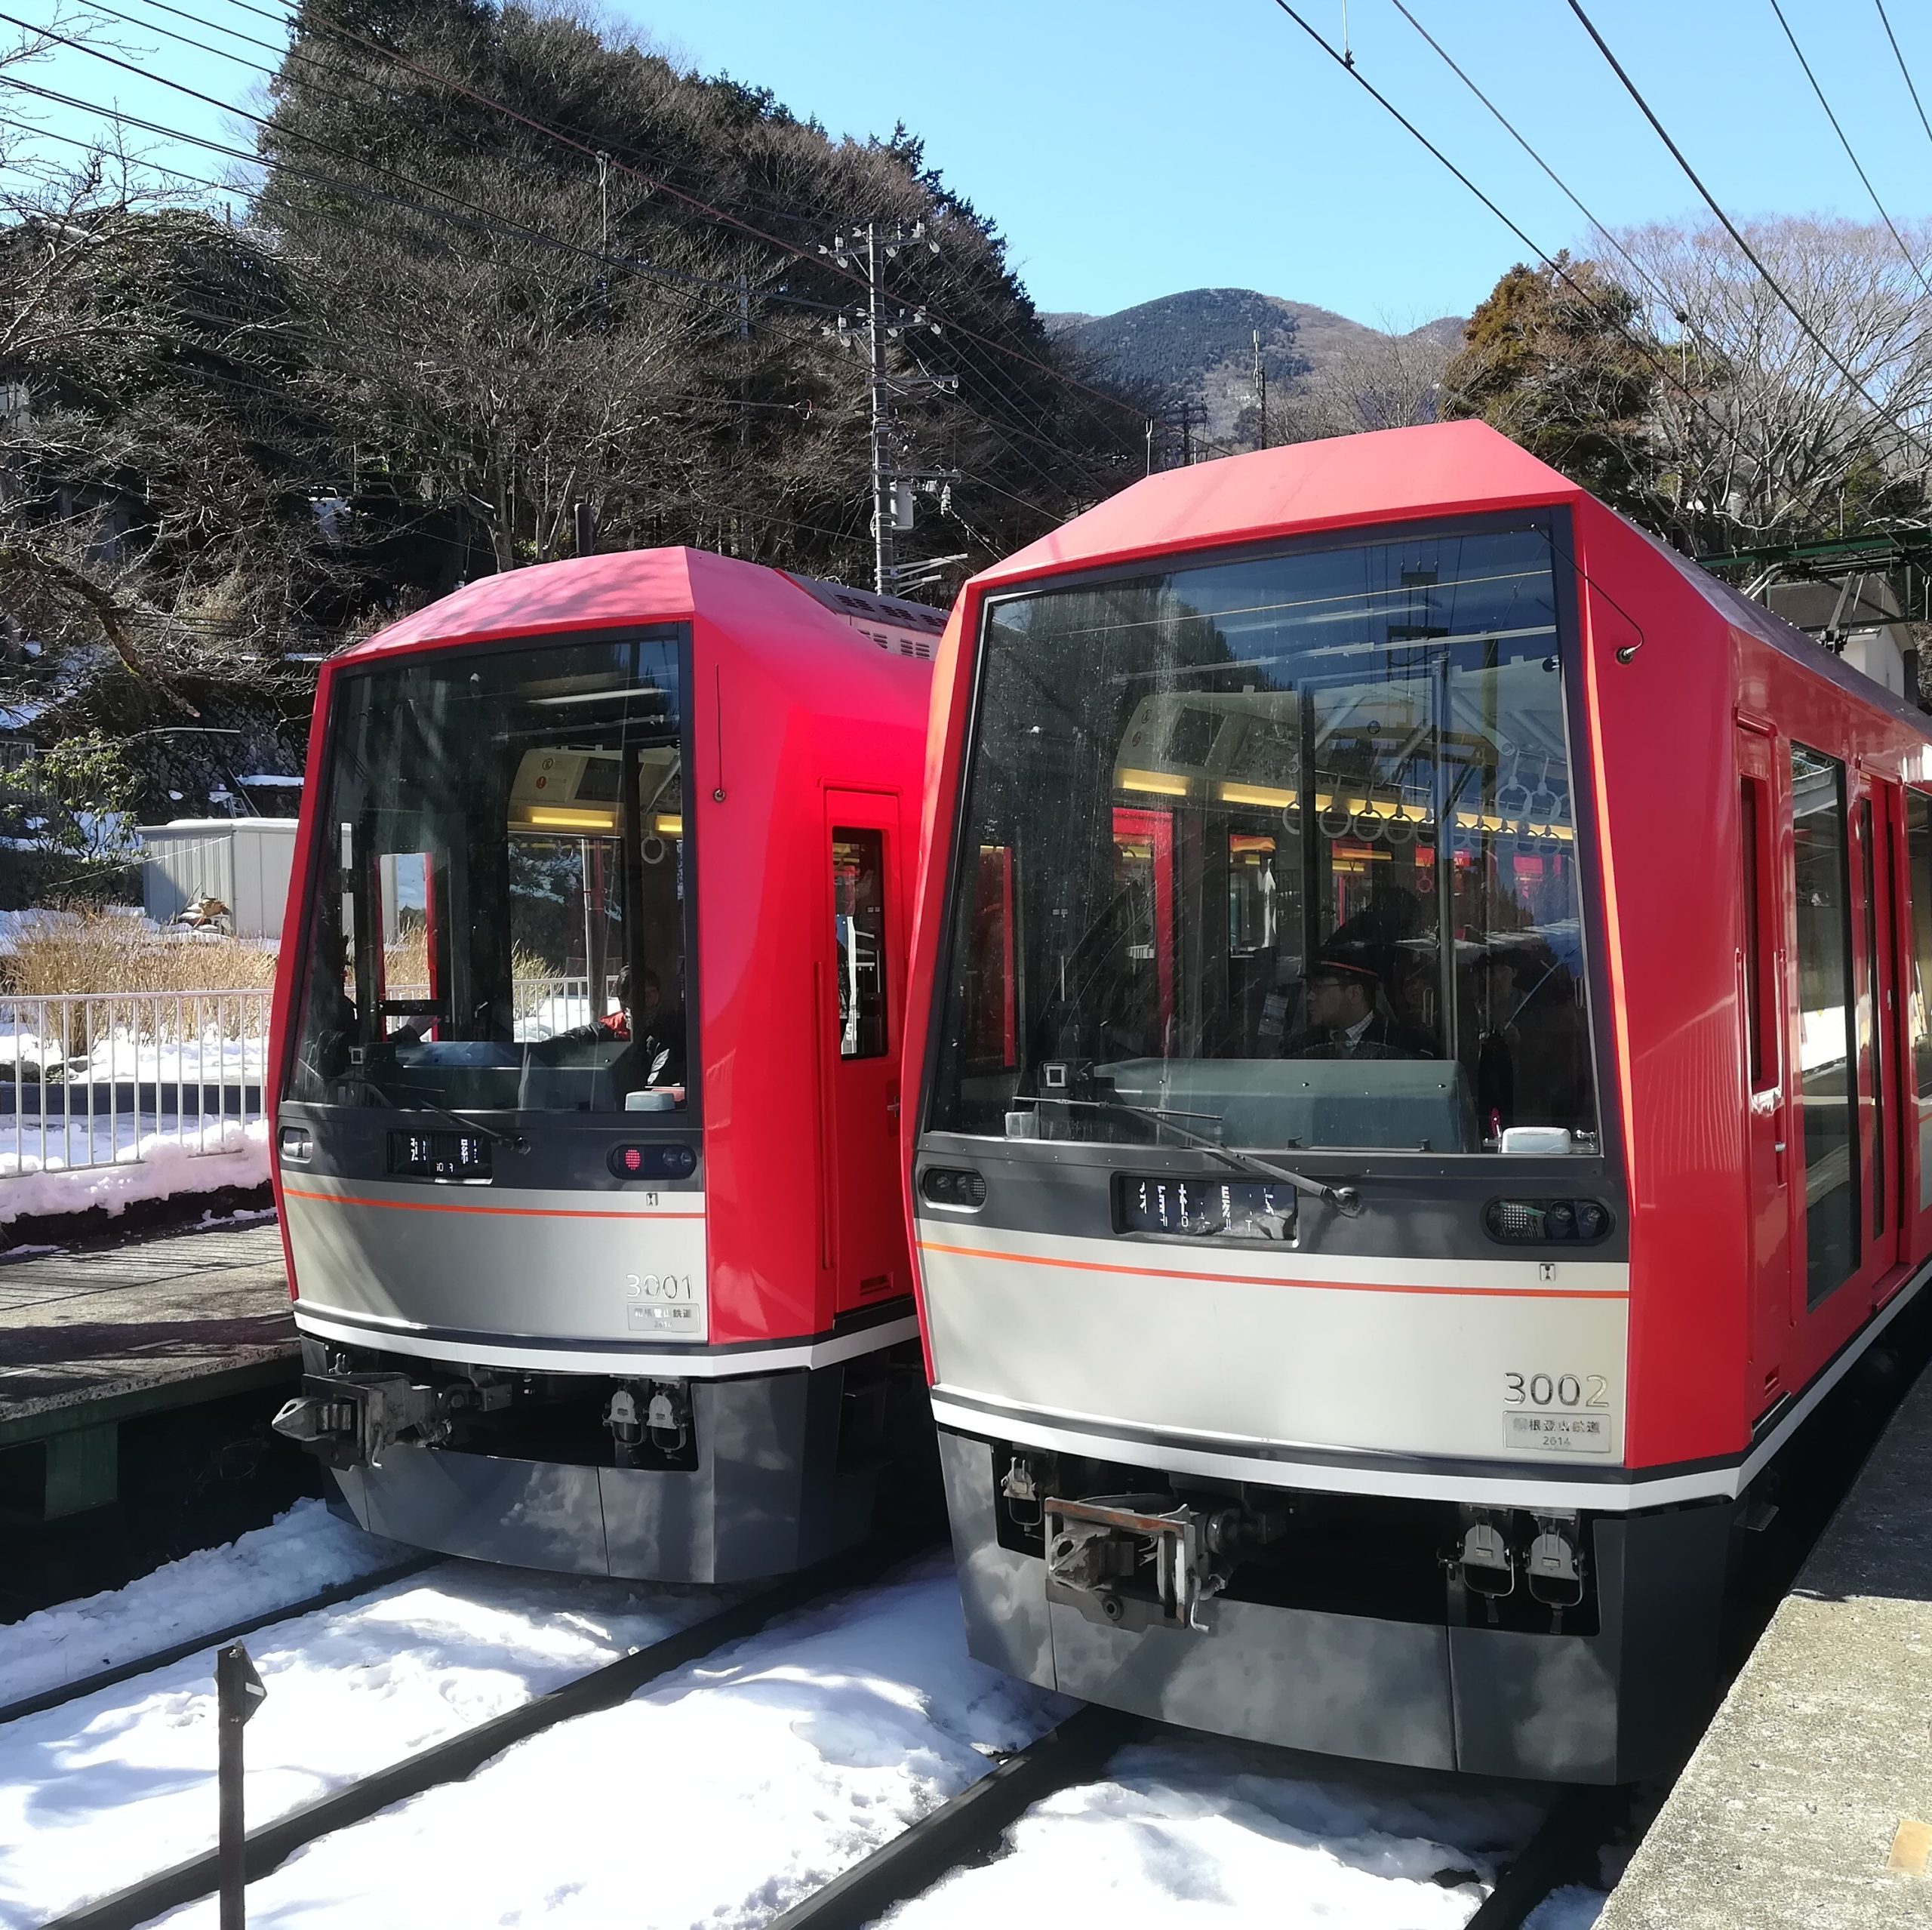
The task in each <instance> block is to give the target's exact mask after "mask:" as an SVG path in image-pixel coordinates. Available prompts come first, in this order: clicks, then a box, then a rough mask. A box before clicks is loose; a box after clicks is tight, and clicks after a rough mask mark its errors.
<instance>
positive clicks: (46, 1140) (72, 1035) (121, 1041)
mask: <svg viewBox="0 0 1932 1930" xmlns="http://www.w3.org/2000/svg"><path fill="white" fill-rule="evenodd" d="M268 1031H269V994H268V993H267V992H266V990H250V991H238V992H140V993H122V992H99V993H75V994H67V995H63V996H59V997H49V998H22V997H17V996H8V997H0V1180H4V1179H8V1178H14V1177H20V1176H22V1175H24V1174H30V1173H38V1172H47V1171H56V1170H59V1169H62V1168H69V1169H72V1168H82V1167H88V1166H112V1165H126V1164H130V1163H138V1162H140V1161H142V1160H143V1159H145V1158H146V1156H147V1152H148V1148H149V1146H150V1145H151V1144H153V1143H154V1142H155V1140H156V1138H157V1136H158V1138H159V1139H160V1140H165V1142H166V1143H167V1144H169V1145H171V1146H174V1147H179V1149H180V1150H181V1151H182V1152H183V1153H187V1154H190V1155H193V1154H199V1153H224V1152H232V1151H233V1150H235V1147H236V1145H237V1144H238V1140H239V1139H240V1137H241V1134H242V1128H243V1127H245V1125H248V1123H249V1122H251V1121H253V1120H257V1119H260V1118H261V1117H262V1116H263V1103H262V1085H263V1073H264V1072H265V1071H266V1067H267V1064H268Z"/></svg>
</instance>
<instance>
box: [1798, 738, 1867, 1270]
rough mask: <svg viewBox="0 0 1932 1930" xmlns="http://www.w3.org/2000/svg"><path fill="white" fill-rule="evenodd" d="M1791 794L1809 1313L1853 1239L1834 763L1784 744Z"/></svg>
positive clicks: (1846, 883)
mask: <svg viewBox="0 0 1932 1930" xmlns="http://www.w3.org/2000/svg"><path fill="white" fill-rule="evenodd" d="M1791 791H1792V831H1793V834H1794V835H1793V844H1792V863H1793V866H1794V867H1795V876H1794V879H1793V883H1794V885H1795V897H1796V904H1797V919H1796V921H1795V926H1794V928H1793V931H1792V937H1793V939H1794V940H1795V949H1796V951H1797V954H1798V1013H1799V1023H1798V1097H1799V1105H1800V1108H1801V1113H1802V1116H1803V1118H1804V1196H1805V1208H1804V1227H1805V1261H1804V1273H1805V1280H1804V1297H1805V1304H1807V1306H1809V1307H1816V1306H1817V1305H1818V1304H1819V1303H1820V1301H1823V1300H1824V1299H1825V1298H1826V1297H1827V1296H1828V1295H1829V1294H1832V1292H1834V1291H1836V1289H1837V1288H1839V1287H1841V1286H1842V1285H1844V1283H1845V1282H1846V1281H1847V1280H1848V1279H1850V1277H1851V1276H1852V1275H1853V1274H1854V1273H1855V1272H1857V1268H1858V1256H1859V1236H1860V1214H1859V1211H1858V1198H1859V1174H1858V1133H1857V1110H1856V1108H1857V1082H1856V1069H1857V1055H1856V1053H1855V1051H1854V1045H1853V1034H1852V1022H1853V1017H1854V1014H1853V1008H1852V996H1851V993H1852V971H1851V916H1850V914H1851V892H1850V882H1851V881H1850V864H1849V862H1848V859H1849V855H1850V854H1849V853H1848V851H1847V848H1846V839H1845V833H1846V830H1847V817H1846V812H1845V795H1844V765H1842V764H1841V763H1840V762H1838V759H1836V758H1832V757H1826V756H1822V755H1821V754H1820V753H1818V752H1817V751H1814V750H1806V749H1805V748H1804V746H1802V745H1801V744H1793V745H1792V747H1791Z"/></svg>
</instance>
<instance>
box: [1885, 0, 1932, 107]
mask: <svg viewBox="0 0 1932 1930" xmlns="http://www.w3.org/2000/svg"><path fill="white" fill-rule="evenodd" d="M1872 5H1874V6H1875V7H1876V8H1878V18H1879V20H1881V22H1883V23H1884V29H1885V38H1887V40H1889V41H1890V42H1891V43H1892V58H1893V59H1894V60H1896V61H1897V63H1899V74H1900V78H1902V79H1903V81H1904V82H1905V91H1906V93H1908V94H1910V95H1911V96H1912V105H1913V106H1915V107H1916V108H1917V109H1918V125H1920V126H1921V128H1924V130H1925V138H1926V139H1927V140H1932V121H1928V120H1927V119H1926V118H1925V109H1924V105H1923V103H1921V101H1920V100H1919V98H1918V88H1916V87H1915V86H1914V85H1912V69H1910V68H1909V67H1908V66H1906V63H1905V56H1904V54H1902V53H1900V51H1899V37H1898V35H1897V34H1895V33H1894V32H1893V31H1892V23H1891V22H1890V20H1887V19H1886V17H1885V0H1872Z"/></svg>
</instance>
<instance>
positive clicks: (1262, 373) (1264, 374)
mask: <svg viewBox="0 0 1932 1930" xmlns="http://www.w3.org/2000/svg"><path fill="white" fill-rule="evenodd" d="M1253 333H1254V399H1255V401H1256V402H1257V403H1258V404H1259V405H1260V410H1261V440H1260V442H1259V443H1258V444H1257V445H1256V446H1257V448H1263V449H1265V448H1267V446H1268V371H1267V370H1266V368H1263V366H1262V365H1261V331H1260V329H1258V328H1257V329H1255V330H1254V331H1253Z"/></svg>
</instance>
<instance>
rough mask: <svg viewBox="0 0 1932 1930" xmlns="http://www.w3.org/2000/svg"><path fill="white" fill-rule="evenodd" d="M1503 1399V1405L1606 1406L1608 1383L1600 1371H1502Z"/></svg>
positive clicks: (1540, 1406)
mask: <svg viewBox="0 0 1932 1930" xmlns="http://www.w3.org/2000/svg"><path fill="white" fill-rule="evenodd" d="M1503 1405H1505V1406H1506V1407H1531V1408H1593V1407H1607V1406H1609V1405H1610V1383H1609V1381H1607V1380H1606V1379H1605V1378H1604V1376H1603V1375H1602V1374H1504V1375H1503Z"/></svg>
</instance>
